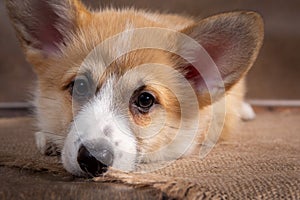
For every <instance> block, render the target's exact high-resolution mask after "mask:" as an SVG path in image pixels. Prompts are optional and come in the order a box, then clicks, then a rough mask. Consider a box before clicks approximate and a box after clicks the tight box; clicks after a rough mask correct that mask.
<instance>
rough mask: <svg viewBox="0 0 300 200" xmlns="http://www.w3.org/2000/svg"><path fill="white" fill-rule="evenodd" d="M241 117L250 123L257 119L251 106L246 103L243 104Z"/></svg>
mask: <svg viewBox="0 0 300 200" xmlns="http://www.w3.org/2000/svg"><path fill="white" fill-rule="evenodd" d="M240 116H241V119H242V120H244V121H249V120H253V119H255V116H256V115H255V112H254V110H253V108H252V107H251V105H250V104H248V103H246V102H243V104H242V108H241V112H240Z"/></svg>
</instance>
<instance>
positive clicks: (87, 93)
mask: <svg viewBox="0 0 300 200" xmlns="http://www.w3.org/2000/svg"><path fill="white" fill-rule="evenodd" d="M70 93H71V95H72V97H73V98H74V99H75V100H76V101H80V102H82V101H85V100H88V99H89V98H90V97H91V96H92V88H91V84H90V82H89V80H88V79H87V78H86V77H85V76H82V77H78V78H76V79H75V80H74V81H73V82H72V83H71V86H70Z"/></svg>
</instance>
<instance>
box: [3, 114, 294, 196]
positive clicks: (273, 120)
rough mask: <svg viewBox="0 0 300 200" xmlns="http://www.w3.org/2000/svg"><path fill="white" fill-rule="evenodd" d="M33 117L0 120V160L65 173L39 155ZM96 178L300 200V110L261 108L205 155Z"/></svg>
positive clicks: (168, 190) (183, 192) (169, 191)
mask: <svg viewBox="0 0 300 200" xmlns="http://www.w3.org/2000/svg"><path fill="white" fill-rule="evenodd" d="M31 124H32V119H30V118H18V119H16V118H14V119H0V128H1V129H0V141H1V143H0V165H2V166H6V167H18V168H23V169H31V170H35V171H37V172H38V171H48V172H50V173H56V174H58V175H59V176H64V175H66V174H67V173H66V172H65V171H64V169H63V168H62V165H61V164H60V160H59V158H56V157H45V156H41V155H40V154H39V153H38V152H37V150H36V148H35V145H34V138H33V131H34V130H33V126H32V125H31ZM94 180H95V181H100V182H119V183H122V184H129V185H132V186H135V187H154V188H156V189H159V190H161V191H162V192H163V193H165V194H166V196H168V197H170V198H175V199H183V198H186V199H201V198H216V199H226V198H229V199H300V110H299V109H281V110H276V111H265V110H264V111H259V114H258V116H257V119H256V120H255V121H252V122H247V123H244V124H243V126H242V128H241V130H240V131H239V132H236V133H234V134H233V135H232V137H230V138H229V139H228V140H227V141H226V142H222V143H220V144H218V145H217V146H216V147H215V148H214V149H213V151H211V152H210V154H208V156H207V157H205V158H204V159H199V158H198V157H191V158H184V159H179V160H177V161H175V162H173V163H171V164H170V165H168V166H167V167H165V168H163V169H160V170H157V171H154V172H151V173H148V174H132V173H122V172H118V171H110V172H108V173H107V174H106V175H105V176H104V177H100V178H96V179H94Z"/></svg>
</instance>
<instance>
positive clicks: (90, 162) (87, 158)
mask: <svg viewBox="0 0 300 200" xmlns="http://www.w3.org/2000/svg"><path fill="white" fill-rule="evenodd" d="M98 155H99V158H98V159H99V160H97V159H96V158H95V157H94V156H93V155H92V154H91V153H90V152H89V151H88V150H87V149H86V147H85V146H81V147H80V148H79V151H78V155H77V162H78V164H79V166H80V168H81V169H82V170H83V171H84V172H86V173H88V174H89V175H92V176H99V175H101V174H103V173H104V172H106V171H107V168H108V166H110V165H112V163H113V154H112V153H111V152H110V151H109V150H106V149H104V150H101V151H100V152H99V154H98Z"/></svg>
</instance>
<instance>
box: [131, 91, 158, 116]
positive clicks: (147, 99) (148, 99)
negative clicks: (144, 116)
mask: <svg viewBox="0 0 300 200" xmlns="http://www.w3.org/2000/svg"><path fill="white" fill-rule="evenodd" d="M154 103H155V98H154V96H153V95H152V94H150V93H149V92H143V93H141V94H140V95H139V96H138V98H137V102H136V104H137V106H138V108H139V110H140V111H142V112H144V113H145V112H148V111H149V109H150V108H151V107H152V106H153V104H154Z"/></svg>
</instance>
